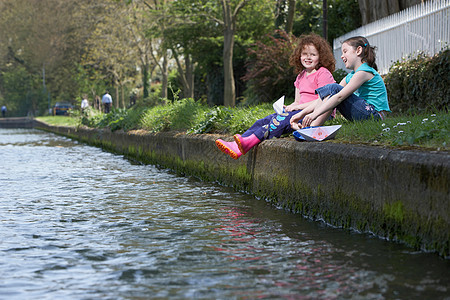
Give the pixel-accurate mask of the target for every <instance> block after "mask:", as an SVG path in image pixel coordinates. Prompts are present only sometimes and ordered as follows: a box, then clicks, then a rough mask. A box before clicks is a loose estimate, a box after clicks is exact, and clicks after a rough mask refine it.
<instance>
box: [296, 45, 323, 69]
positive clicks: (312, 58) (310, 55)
mask: <svg viewBox="0 0 450 300" xmlns="http://www.w3.org/2000/svg"><path fill="white" fill-rule="evenodd" d="M300 60H301V62H302V65H303V67H305V69H306V71H307V72H308V73H311V72H314V71H315V70H316V67H317V66H318V65H319V51H317V49H316V47H314V45H306V46H305V47H303V49H302V53H301V54H300Z"/></svg>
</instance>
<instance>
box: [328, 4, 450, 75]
mask: <svg viewBox="0 0 450 300" xmlns="http://www.w3.org/2000/svg"><path fill="white" fill-rule="evenodd" d="M449 27H450V0H431V1H427V2H424V3H422V4H418V5H415V6H412V7H409V8H407V9H405V10H402V11H401V12H398V13H396V14H393V15H390V16H387V17H385V18H383V19H380V20H378V21H375V22H373V23H370V24H367V25H365V26H363V27H360V28H358V29H355V30H353V31H351V32H349V33H346V34H345V35H342V36H340V37H338V38H336V39H334V41H333V52H334V57H335V58H336V61H337V65H336V69H344V70H345V65H344V63H343V62H342V59H341V43H342V41H344V40H345V39H347V38H350V37H352V36H359V35H360V36H364V37H366V38H367V39H368V40H369V42H370V44H371V45H374V46H376V47H377V51H376V55H377V60H376V63H377V66H378V71H379V73H380V74H386V73H387V72H388V71H389V68H390V66H391V65H392V64H393V63H394V62H396V61H398V60H401V59H404V58H408V57H414V56H415V55H416V54H418V53H421V52H423V53H425V54H427V55H430V56H432V55H434V54H436V53H438V52H439V51H441V50H443V49H444V48H447V47H449V46H450V30H449Z"/></svg>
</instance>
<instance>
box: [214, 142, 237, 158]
mask: <svg viewBox="0 0 450 300" xmlns="http://www.w3.org/2000/svg"><path fill="white" fill-rule="evenodd" d="M216 146H217V147H218V148H219V149H220V151H222V152H223V153H225V154H228V155H229V156H230V157H231V158H233V159H238V158H239V157H241V155H242V153H241V151H239V148H238V146H237V144H236V142H225V141H224V140H221V139H218V140H216Z"/></svg>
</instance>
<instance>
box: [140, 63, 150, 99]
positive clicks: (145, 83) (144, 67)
mask: <svg viewBox="0 0 450 300" xmlns="http://www.w3.org/2000/svg"><path fill="white" fill-rule="evenodd" d="M141 68H142V89H143V96H144V99H146V98H148V87H149V86H148V69H149V68H148V64H142V66H141Z"/></svg>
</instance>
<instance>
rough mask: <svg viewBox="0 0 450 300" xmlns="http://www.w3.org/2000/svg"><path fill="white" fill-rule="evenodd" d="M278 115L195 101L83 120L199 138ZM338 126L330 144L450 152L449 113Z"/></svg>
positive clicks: (237, 129) (342, 121) (264, 106)
mask: <svg viewBox="0 0 450 300" xmlns="http://www.w3.org/2000/svg"><path fill="white" fill-rule="evenodd" d="M272 113H273V108H272V105H271V104H262V105H258V106H252V107H235V108H229V107H223V106H216V107H212V108H211V107H208V106H206V105H202V104H201V103H200V102H196V101H194V100H192V99H182V100H177V101H175V102H173V103H169V104H168V105H165V106H155V107H152V108H148V109H133V110H113V111H112V112H111V113H109V114H107V115H105V114H101V113H100V112H97V111H92V112H89V113H87V114H85V116H84V117H82V120H83V121H82V123H83V124H84V125H86V126H89V127H97V128H101V127H106V128H110V129H111V130H118V129H123V130H130V129H144V130H147V131H149V132H161V131H169V130H174V131H183V132H187V133H195V134H202V133H220V134H230V135H232V134H235V133H243V132H245V131H246V130H247V129H248V128H249V127H251V126H252V125H253V123H254V122H255V121H257V120H258V119H261V118H264V117H266V116H268V115H270V114H272ZM62 118H64V119H72V118H70V117H62ZM336 124H341V125H343V126H342V128H341V129H340V131H339V134H338V135H337V137H336V139H335V140H334V141H330V142H339V143H362V144H369V145H384V146H393V147H423V148H428V149H430V148H431V149H439V148H440V149H441V150H447V149H448V145H449V143H450V134H449V128H450V117H449V115H448V113H446V112H440V113H437V114H415V115H406V116H405V115H404V116H400V117H389V118H388V119H387V120H385V121H375V120H367V121H361V122H350V121H347V120H345V119H344V118H342V117H339V115H338V117H337V118H335V119H333V120H330V121H327V122H326V123H325V125H336ZM288 137H289V136H288Z"/></svg>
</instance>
